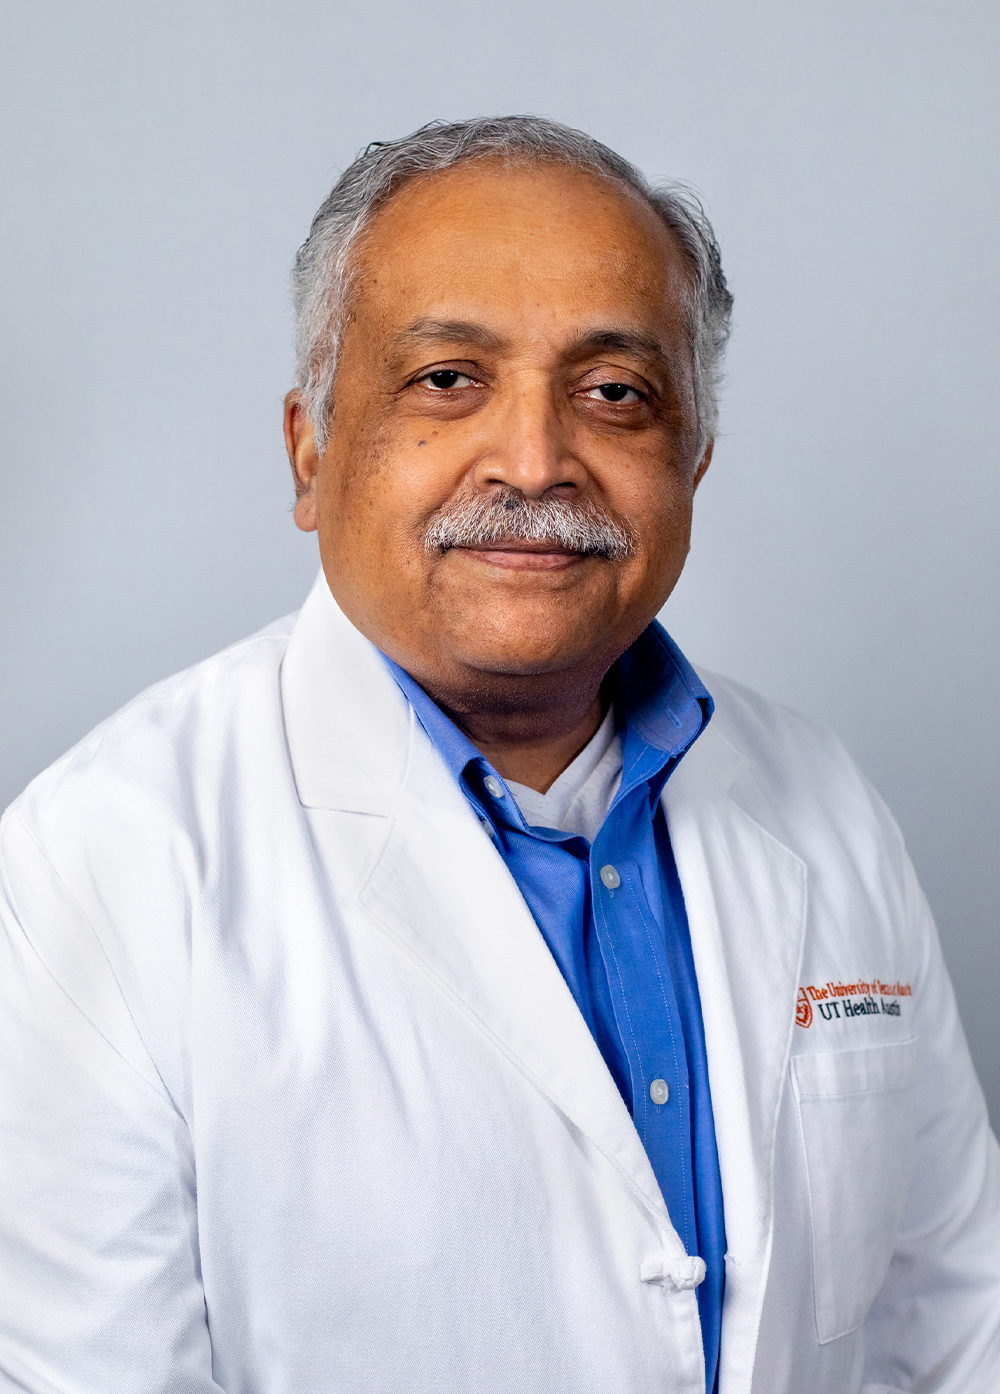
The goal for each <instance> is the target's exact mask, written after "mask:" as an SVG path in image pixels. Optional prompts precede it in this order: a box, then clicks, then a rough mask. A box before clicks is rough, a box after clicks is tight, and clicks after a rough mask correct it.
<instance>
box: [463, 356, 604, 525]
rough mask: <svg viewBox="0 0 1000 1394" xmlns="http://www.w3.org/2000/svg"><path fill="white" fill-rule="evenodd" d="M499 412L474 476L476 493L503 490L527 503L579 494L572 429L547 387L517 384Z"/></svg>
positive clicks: (581, 476) (583, 475)
mask: <svg viewBox="0 0 1000 1394" xmlns="http://www.w3.org/2000/svg"><path fill="white" fill-rule="evenodd" d="M498 406H500V410H498V411H496V412H495V413H493V414H492V420H491V422H490V426H491V437H490V441H489V444H488V446H487V449H486V450H485V451H484V452H483V454H482V455H481V456H480V459H479V461H478V464H477V466H476V470H475V474H476V483H477V484H478V485H479V487H480V488H483V489H486V488H489V487H490V486H491V485H496V484H503V485H506V486H507V487H508V488H512V489H518V490H519V491H520V492H521V493H522V494H524V495H525V496H526V497H527V498H541V497H542V496H543V495H544V494H546V493H548V492H549V490H550V489H558V490H559V491H560V493H561V494H563V495H567V494H572V493H575V492H577V491H579V490H581V489H583V488H584V486H585V484H586V480H587V471H586V469H585V468H584V465H583V463H582V462H581V461H580V460H579V459H578V458H577V457H576V455H575V454H574V452H573V448H572V429H571V424H570V423H569V421H567V420H566V416H565V413H563V412H560V410H559V404H558V402H557V401H556V400H555V399H554V397H553V393H552V389H551V386H550V385H549V384H548V383H547V382H544V381H543V382H532V383H522V384H519V385H518V386H517V388H516V389H512V390H511V391H510V393H509V394H507V395H506V399H505V400H504V401H503V402H502V403H498Z"/></svg>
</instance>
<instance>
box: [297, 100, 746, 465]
mask: <svg viewBox="0 0 1000 1394" xmlns="http://www.w3.org/2000/svg"><path fill="white" fill-rule="evenodd" d="M489 158H493V159H500V160H504V161H506V162H508V163H511V164H514V163H531V162H534V161H544V160H552V161H559V162H560V163H563V164H568V165H571V166H573V167H575V168H577V169H583V170H587V171H588V172H590V173H592V174H597V175H600V176H603V177H604V178H609V179H612V180H614V181H616V182H618V183H620V184H623V185H625V187H626V188H628V189H631V190H632V191H633V192H634V193H637V194H638V195H639V196H640V197H641V198H642V199H644V200H645V201H646V203H647V204H648V205H649V206H650V207H651V208H652V209H653V210H654V211H655V212H656V213H657V214H658V216H659V217H660V218H661V219H662V220H663V222H664V224H665V225H666V226H667V227H668V228H669V229H670V231H671V232H672V233H673V234H674V237H675V238H676V239H677V241H678V243H679V244H680V247H681V250H682V252H683V253H684V255H685V256H686V258H687V262H688V265H689V268H690V303H689V306H688V314H689V333H690V339H691V356H692V362H693V369H694V397H695V410H696V412H697V418H698V435H699V442H700V445H699V450H700V449H701V448H703V447H704V445H705V443H706V442H707V441H708V440H709V439H710V438H711V437H712V436H713V435H714V434H715V430H716V426H717V423H718V390H719V383H720V378H721V369H722V357H723V354H724V353H725V349H726V343H727V342H728V339H729V329H730V316H731V313H732V304H733V298H732V296H731V295H730V293H729V288H728V286H727V285H726V278H725V276H724V275H723V271H722V262H721V258H720V256H719V247H718V243H717V242H716V240H715V233H714V232H713V230H712V225H711V223H710V222H709V220H708V217H707V215H706V213H705V210H704V208H703V207H702V205H701V202H700V201H699V199H698V197H697V195H696V194H695V193H694V192H693V191H692V190H691V189H690V188H688V187H687V186H686V185H684V184H680V183H676V182H670V183H662V184H656V185H653V184H651V183H650V182H649V180H648V179H647V178H646V176H645V175H644V174H643V173H642V172H641V171H640V170H638V169H637V168H636V167H635V166H634V165H633V164H630V163H629V161H628V160H626V159H624V158H623V157H622V156H621V155H617V154H616V153H615V152H614V151H613V150H609V149H608V147H607V146H606V145H602V144H601V143H600V141H597V140H594V139H592V137H590V136H588V135H585V134H584V133H583V132H582V131H576V130H573V129H572V128H571V127H569V126H563V125H562V124H561V123H560V122H558V121H550V120H548V119H547V118H545V117H541V116H497V117H478V118H476V119H474V120H471V121H455V122H444V121H431V122H430V123H429V124H428V125H426V126H421V127H420V129H419V130H418V131H414V132H413V134H412V135H408V136H404V137H403V138H402V139H401V140H390V141H375V142H373V143H372V144H371V145H369V146H368V147H367V149H365V150H364V151H362V153H361V154H360V155H359V156H358V158H357V159H356V160H355V161H354V163H353V164H352V165H349V166H348V167H347V169H345V170H344V173H343V174H342V175H341V176H340V178H339V179H338V180H337V182H336V184H335V185H334V186H333V189H332V190H331V192H330V194H329V196H328V198H327V199H326V200H325V202H324V203H323V205H322V207H321V208H320V210H319V212H318V213H317V214H316V216H315V218H314V219H313V221H312V226H311V228H310V229H309V236H308V237H307V238H306V240H305V242H304V243H303V244H302V246H301V247H300V248H299V251H298V255H297V256H296V258H295V267H294V270H293V272H292V297H293V304H294V307H295V357H296V373H297V385H298V387H299V390H300V391H301V394H302V402H303V405H304V407H305V409H306V414H307V416H308V418H309V420H310V422H311V423H312V426H313V430H314V431H315V434H316V445H317V448H318V450H319V451H320V453H322V451H323V450H324V449H325V448H326V442H327V438H328V428H329V420H330V412H331V409H332V405H333V381H334V375H335V373H336V369H337V356H338V353H339V349H340V342H341V338H342V336H343V332H344V329H345V326H346V317H347V301H348V292H349V289H350V277H351V267H350V260H351V253H352V252H353V250H354V247H355V245H356V243H357V240H358V238H359V237H360V235H361V234H362V232H364V230H365V228H366V227H368V225H369V224H370V222H371V221H372V219H373V218H374V216H375V214H376V213H377V212H378V210H379V209H380V208H381V207H382V206H383V205H384V204H385V203H386V202H387V201H388V200H389V199H390V198H391V197H392V196H393V194H395V193H396V192H397V191H398V190H399V189H400V188H401V186H402V185H403V184H404V183H405V182H407V181H408V180H410V179H413V178H416V177H417V176H418V175H421V174H429V173H432V172H435V171H438V170H446V169H452V168H453V167H454V166H455V165H460V164H465V163H467V162H469V161H471V160H481V159H489Z"/></svg>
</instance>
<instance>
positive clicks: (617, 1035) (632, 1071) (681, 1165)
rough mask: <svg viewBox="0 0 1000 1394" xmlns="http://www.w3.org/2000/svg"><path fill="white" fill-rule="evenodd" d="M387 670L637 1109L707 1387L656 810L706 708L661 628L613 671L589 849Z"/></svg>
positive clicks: (697, 1161)
mask: <svg viewBox="0 0 1000 1394" xmlns="http://www.w3.org/2000/svg"><path fill="white" fill-rule="evenodd" d="M386 662H387V663H388V664H389V667H390V668H391V670H392V672H393V675H394V676H395V678H396V681H397V682H398V684H399V686H400V687H401V689H402V690H403V692H404V694H405V695H406V697H407V698H408V699H409V701H410V703H411V704H412V706H413V708H414V711H415V712H416V715H417V717H418V719H419V721H420V723H421V725H422V726H423V728H424V730H425V731H426V732H427V735H428V736H429V737H430V739H431V740H432V741H433V742H434V744H435V746H436V747H437V749H438V751H439V752H440V754H441V756H442V758H443V759H444V761H445V764H446V765H447V766H448V768H449V769H450V770H451V772H452V773H453V775H454V776H455V778H456V780H458V782H459V784H460V785H461V788H462V790H463V792H464V794H465V796H466V798H467V799H468V800H469V803H470V804H471V805H472V807H473V809H474V810H475V812H476V813H477V815H478V816H479V818H480V819H481V821H482V822H483V823H484V825H485V826H486V828H487V830H488V832H489V833H490V835H491V837H492V838H493V840H494V842H495V844H496V846H497V848H498V850H499V852H500V855H501V856H502V857H503V859H504V861H505V862H506V864H507V867H508V868H509V870H510V872H511V875H512V876H513V877H514V880H515V881H516V882H517V885H518V887H519V889H520V891H521V894H522V895H523V896H524V899H525V901H526V902H527V904H528V908H529V909H530V910H531V913H532V914H533V916H534V918H535V922H536V923H537V925H538V928H539V930H540V931H541V933H542V935H543V936H544V938H545V941H546V943H547V944H548V946H549V949H550V950H551V952H552V954H553V957H554V958H555V960H556V962H557V963H558V965H559V968H560V970H561V971H562V975H563V977H564V978H565V980H566V982H567V984H568V986H569V989H570V991H571V992H572V994H573V997H574V998H575V1000H576V1003H577V1006H578V1007H579V1008H580V1011H581V1012H582V1013H583V1016H584V1019H585V1020H586V1022H587V1025H588V1026H589V1028H590V1030H591V1032H592V1034H593V1036H594V1038H595V1040H596V1041H597V1044H598V1046H599V1047H600V1050H601V1053H602V1055H603V1056H604V1059H605V1061H606V1062H607V1065H608V1069H609V1070H610V1071H611V1073H612V1075H613V1076H614V1079H615V1082H616V1084H617V1085H618V1088H619V1090H620V1091H621V1094H622V1097H623V1098H624V1100H625V1102H626V1104H627V1105H628V1108H629V1111H630V1113H631V1114H632V1118H633V1121H634V1123H635V1126H636V1129H637V1131H638V1133H639V1136H640V1138H641V1139H642V1142H643V1145H644V1147H645V1149H646V1153H647V1155H648V1157H649V1160H650V1162H651V1164H652V1167H653V1171H654V1172H655V1173H656V1179H657V1181H658V1182H659V1185H660V1190H661V1191H662V1193H663V1198H664V1200H665V1201H666V1204H667V1209H668V1210H669V1212H670V1218H671V1220H672V1221H673V1224H674V1227H675V1228H676V1230H677V1232H678V1234H679V1235H680V1237H681V1239H682V1241H683V1243H684V1246H685V1248H686V1249H687V1252H688V1253H689V1254H700V1255H701V1257H702V1258H703V1259H704V1260H705V1264H706V1269H707V1272H706V1277H705V1280H704V1282H703V1283H702V1284H701V1286H700V1287H699V1288H698V1305H699V1311H700V1315H701V1326H702V1338H703V1341H704V1347H705V1374H706V1387H707V1388H708V1389H713V1388H714V1387H715V1381H716V1372H717V1369H718V1357H719V1331H720V1326H721V1322H722V1293H723V1280H724V1266H723V1255H724V1252H725V1229H724V1225H723V1213H722V1185H721V1181H720V1178H719V1158H718V1152H717V1149H716V1143H715V1125H714V1122H713V1118H712V1101H711V1095H710V1092H709V1082H708V1063H707V1060H706V1056H705V1037H704V1028H703V1025H702V1018H701V1003H700V1000H699V997H698V983H697V979H696V977H695V970H694V960H693V957H692V953H691V939H690V934H689V930H688V921H687V913H686V911H685V908H684V897H683V895H682V893H681V886H680V881H679V880H678V877H677V868H676V865H675V863H674V856H673V851H672V850H671V846H670V837H669V833H668V831H667V824H666V819H665V818H664V815H663V808H662V805H661V803H660V794H661V792H662V790H663V786H664V784H665V783H666V781H667V779H668V778H669V776H670V774H671V772H672V771H673V770H674V769H675V768H676V766H677V763H678V761H679V760H680V759H681V758H682V757H683V755H684V754H685V752H686V751H688V750H689V749H690V748H691V746H692V744H693V743H694V741H695V740H697V738H698V736H699V735H700V734H701V732H702V731H703V730H704V728H705V726H706V725H707V724H708V721H709V718H710V717H711V714H712V699H711V697H710V696H709V694H708V692H706V690H705V688H704V687H703V686H702V684H701V682H700V681H699V680H698V677H697V674H696V673H695V672H694V670H693V669H692V668H691V666H690V664H689V663H688V662H687V660H686V659H685V658H684V655H683V654H682V653H681V652H680V650H679V649H678V648H677V646H676V645H675V644H674V643H673V641H672V640H671V638H670V636H669V635H668V634H667V633H666V631H665V630H664V629H662V628H661V626H660V625H659V624H656V623H654V624H651V625H650V626H649V628H648V629H647V630H646V631H645V633H643V634H642V635H641V636H640V637H639V638H638V639H637V640H636V642H635V643H634V644H633V645H632V647H631V648H630V649H629V650H628V651H627V653H625V654H624V655H623V656H622V657H621V658H620V659H619V660H618V662H617V663H616V664H615V666H614V668H613V669H612V670H611V673H610V674H609V677H608V682H607V683H606V685H605V690H606V691H607V692H608V693H609V695H610V697H611V700H612V702H613V704H614V710H615V721H616V726H617V730H618V734H619V736H620V738H621V743H622V760H623V768H622V779H621V784H620V786H619V789H618V792H617V794H616V795H615V798H614V800H613V802H612V804H611V808H610V809H609V811H608V814H607V817H606V818H605V820H604V823H603V824H602V826H601V829H600V831H599V832H598V834H597V836H596V838H595V839H594V842H593V844H592V845H591V844H589V843H588V842H587V840H586V839H585V838H583V837H578V836H573V835H571V834H567V833H565V832H562V831H560V830H557V829H552V828H537V827H529V825H528V824H527V823H526V821H525V819H524V817H523V816H522V814H521V811H520V809H519V808H518V806H517V803H516V802H515V800H514V798H513V796H512V795H511V794H510V792H509V791H508V790H507V788H506V786H505V785H504V784H503V781H502V779H500V777H499V776H498V774H497V772H496V770H494V768H493V767H492V765H491V764H490V763H489V761H488V760H486V759H485V758H484V756H483V755H481V754H480V752H479V751H478V750H477V749H476V748H475V746H474V745H473V744H472V743H471V741H470V740H469V739H468V738H467V737H466V736H465V735H464V734H463V733H462V731H460V730H459V728H458V727H457V726H456V725H455V724H454V723H453V722H452V721H451V720H449V718H448V717H447V716H446V715H445V713H444V712H443V711H442V710H441V709H440V707H438V706H437V705H436V704H435V703H434V702H433V701H432V700H431V698H430V697H428V696H427V694H426V693H425V692H424V690H423V689H422V688H421V687H420V686H419V685H418V684H417V683H416V682H415V681H414V680H413V678H411V677H410V676H409V674H408V673H406V672H404V671H403V670H402V669H401V668H399V667H398V666H397V665H396V664H395V663H392V662H391V661H390V660H388V659H387V660H386ZM487 779H490V782H491V784H493V788H494V789H499V791H500V792H499V794H498V795H496V796H494V795H492V794H491V793H490V792H489V789H488V787H487V783H486V781H487ZM494 780H495V781H497V783H495V784H494V783H493V781H494ZM602 871H603V873H604V874H603V876H602ZM654 1081H656V1084H655V1087H654V1088H653V1093H652V1094H651V1093H650V1088H651V1086H653V1083H654ZM663 1083H666V1085H667V1091H668V1092H666V1097H665V1098H664V1097H663V1096H664V1093H665V1091H664V1090H663ZM661 1100H662V1101H661Z"/></svg>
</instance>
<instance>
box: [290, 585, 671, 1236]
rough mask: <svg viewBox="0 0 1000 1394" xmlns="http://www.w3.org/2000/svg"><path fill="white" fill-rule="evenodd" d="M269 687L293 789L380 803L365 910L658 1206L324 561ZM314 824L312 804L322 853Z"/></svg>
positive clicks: (569, 1014)
mask: <svg viewBox="0 0 1000 1394" xmlns="http://www.w3.org/2000/svg"><path fill="white" fill-rule="evenodd" d="M281 691H282V707H283V712H284V718H285V729H286V735H287V739H288V749H289V755H290V758H291V763H292V769H293V773H294V776H295V783H296V788H297V790H298V794H299V799H300V801H301V803H302V804H303V805H304V806H305V807H307V808H311V809H319V810H322V809H327V810H328V809H337V810H340V811H342V812H349V813H357V814H361V815H366V816H370V815H379V816H382V817H384V818H385V819H386V835H385V841H384V844H383V845H382V847H381V850H380V851H379V852H378V854H377V856H376V857H375V861H374V869H373V870H372V871H371V872H370V874H369V875H368V877H367V879H366V880H365V881H364V883H363V885H362V888H361V890H360V904H361V908H362V911H363V912H364V913H365V914H367V916H368V917H369V918H370V920H371V921H372V922H373V923H374V924H375V925H377V926H378V927H379V929H381V930H382V931H383V932H385V933H386V934H388V935H389V936H390V938H391V939H392V940H393V941H394V943H395V944H396V945H397V946H398V947H399V949H401V950H402V951H403V952H405V953H406V954H408V955H409V956H410V957H411V958H412V959H413V960H414V962H416V963H417V964H419V966H420V968H421V969H422V970H423V971H424V972H426V973H427V974H429V976H430V977H431V978H432V979H433V980H434V982H435V983H436V984H437V986H438V987H439V988H440V989H441V991H442V992H443V993H444V994H445V995H446V996H447V997H448V998H449V1000H450V1001H451V1003H452V1004H453V1005H454V1007H455V1008H456V1009H458V1010H460V1011H462V1012H464V1013H465V1015H466V1016H467V1017H468V1018H469V1020H470V1021H471V1022H473V1023H474V1024H475V1026H476V1027H477V1028H478V1029H479V1030H480V1031H482V1032H483V1033H484V1035H486V1036H487V1037H488V1038H489V1039H490V1041H491V1042H492V1043H493V1045H494V1046H495V1047H496V1049H497V1050H498V1051H499V1052H500V1053H501V1054H502V1055H503V1056H504V1057H506V1059H507V1061H508V1062H509V1063H510V1065H511V1066H512V1067H513V1068H515V1069H517V1070H518V1071H520V1073H521V1074H522V1075H523V1076H524V1077H525V1078H527V1079H528V1080H530V1081H531V1082H532V1084H533V1085H534V1086H536V1087H537V1088H538V1089H539V1090H541V1092H542V1093H543V1094H544V1095H546V1096H547V1097H548V1098H549V1099H550V1100H551V1102H552V1103H553V1104H554V1105H555V1107H556V1108H558V1109H559V1110H560V1111H561V1112H562V1113H563V1114H564V1115H565V1116H566V1117H567V1118H568V1119H569V1120H570V1121H571V1122H572V1123H573V1124H574V1125H575V1126H576V1127H577V1128H579V1129H580V1131H581V1132H582V1133H584V1134H585V1135H586V1136H587V1137H588V1138H590V1140H591V1141H592V1142H593V1143H594V1144H595V1146H596V1147H598V1148H599V1149H600V1151H601V1152H602V1153H603V1154H604V1155H605V1156H606V1157H607V1159H608V1160H609V1162H610V1163H611V1164H612V1165H613V1166H614V1167H615V1169H616V1170H617V1171H618V1173H619V1175H620V1176H621V1178H622V1179H623V1181H624V1183H625V1184H627V1185H628V1186H629V1187H630V1188H631V1189H632V1190H633V1192H634V1193H635V1194H636V1196H637V1197H638V1198H639V1199H640V1200H641V1201H642V1203H643V1204H645V1205H646V1206H647V1207H649V1208H650V1209H651V1210H653V1211H655V1212H656V1214H657V1216H658V1218H659V1219H660V1220H661V1221H663V1222H665V1221H666V1208H665V1206H664V1203H663V1198H662V1196H661V1194H660V1189H659V1186H658V1185H657V1182H656V1178H655V1176H654V1173H653V1170H652V1167H651V1166H650V1164H649V1160H648V1158H647V1156H646V1153H645V1150H644V1148H643V1146H642V1143H641V1141H640V1139H639V1136H638V1134H637V1132H636V1131H635V1127H634V1126H633V1123H632V1120H631V1117H630V1116H629V1113H628V1110H627V1108H626V1107H625V1104H624V1102H623V1101H622V1098H621V1095H620V1094H619V1092H618V1089H617V1087H616V1085H615V1083H614V1080H613V1078H612V1076H611V1074H610V1073H609V1071H608V1069H607V1066H606V1065H605V1063H604V1060H603V1058H602V1057H601V1053H600V1051H599V1050H598V1048H597V1045H596V1044H595V1042H594V1040H593V1037H592V1036H591V1034H590V1031H589V1030H588V1028H587V1025H586V1022H585V1021H584V1019H583V1017H582V1015H581V1014H580V1011H579V1009H578V1008H577V1006H576V1003H575V1002H574V1001H573V997H572V994H571V993H570V991H569V988H568V987H567V986H566V983H565V981H564V979H563V977H562V974H561V973H560V972H559V969H558V967H557V965H556V963H555V960H554V959H553V958H552V955H551V954H550V952H549V950H548V948H547V946H546V944H545V941H544V940H543V938H542V936H541V934H540V932H539V930H538V927H537V926H536V924H535V922H534V919H533V918H532V916H531V913H530V911H529V910H528V907H527V905H526V904H525V902H524V900H523V898H522V896H521V894H520V892H519V891H518V889H517V886H516V884H515V882H514V880H513V878H512V877H511V875H510V873H509V872H508V871H507V868H506V867H505V865H504V863H503V861H502V859H501V857H500V856H499V854H498V852H497V851H496V849H495V848H494V846H493V844H492V842H491V841H490V839H489V837H488V836H487V834H486V832H485V831H484V830H483V828H482V827H481V826H480V823H479V821H478V819H477V818H476V816H475V815H474V813H473V812H472V809H471V808H470V806H469V804H468V802H467V800H466V799H465V797H464V795H463V794H462V792H461V790H460V789H459V788H458V786H457V784H456V783H455V780H454V779H453V778H452V776H451V775H450V773H449V772H448V770H447V769H446V768H445V766H444V763H443V762H442V760H441V759H440V757H439V756H438V754H437V751H436V750H435V749H434V747H433V746H432V744H431V742H430V741H429V739H428V738H427V736H426V734H425V733H424V731H423V728H422V727H421V726H420V725H419V723H418V722H417V721H416V719H415V717H414V715H413V712H412V711H411V709H410V707H409V704H408V703H407V702H406V700H405V698H404V697H403V695H402V693H401V692H400V691H399V688H398V687H397V685H396V683H395V682H394V681H393V678H392V676H391V675H390V673H389V671H388V669H387V668H386V665H385V662H384V660H383V659H382V657H381V655H380V654H379V653H378V650H377V649H375V648H374V646H373V645H372V644H371V643H370V642H369V641H368V640H367V639H366V638H365V637H364V636H363V635H361V634H360V633H359V632H358V631H357V630H356V629H355V628H354V627H353V625H352V624H351V623H350V621H349V620H348V619H347V618H346V616H345V615H344V614H343V613H342V612H341V610H340V609H339V607H338V606H337V604H336V602H335V601H334V599H333V597H332V595H331V594H330V590H329V587H328V586H327V583H326V580H325V578H324V577H323V576H322V575H320V577H319V578H318V580H317V582H316V584H315V586H314V587H313V590H312V592H311V593H310V595H309V597H308V599H307V600H306V603H305V605H304V606H303V608H302V611H301V612H300V614H299V617H298V619H297V621H296V624H295V627H294V629H293V631H292V635H291V638H290V640H289V644H288V649H287V651H286V654H285V658H284V661H283V663H282V672H281ZM326 827H327V825H326V824H325V823H324V821H323V820H322V819H321V818H320V819H316V820H314V827H313V835H314V836H315V837H316V839H317V842H318V844H319V848H320V852H321V854H322V844H323V839H324V837H325V836H327V835H328V834H327V831H326ZM329 835H330V836H335V835H336V834H335V832H334V831H330V833H329ZM331 850H332V849H331ZM678 1242H679V1241H678Z"/></svg>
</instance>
